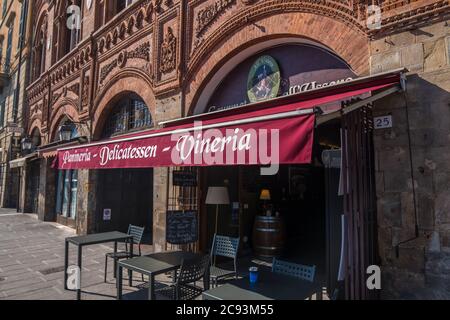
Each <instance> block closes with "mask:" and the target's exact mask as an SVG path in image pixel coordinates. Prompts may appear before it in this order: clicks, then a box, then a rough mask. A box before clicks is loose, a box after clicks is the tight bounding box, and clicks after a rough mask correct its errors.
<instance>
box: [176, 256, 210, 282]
mask: <svg viewBox="0 0 450 320" xmlns="http://www.w3.org/2000/svg"><path fill="white" fill-rule="evenodd" d="M209 259H210V258H209V255H204V256H202V257H200V258H194V259H189V260H188V259H186V260H183V262H182V263H181V267H180V274H179V275H178V278H177V283H178V284H187V283H192V282H195V281H198V280H200V279H201V278H203V277H204V275H205V273H206V271H207V270H208V268H209Z"/></svg>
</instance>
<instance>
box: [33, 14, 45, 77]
mask: <svg viewBox="0 0 450 320" xmlns="http://www.w3.org/2000/svg"><path fill="white" fill-rule="evenodd" d="M46 42H47V16H44V18H43V19H42V22H41V23H40V24H39V26H38V28H37V29H36V33H35V39H34V45H33V62H34V63H33V80H35V79H37V78H39V76H40V75H41V74H42V73H43V72H44V71H45V59H46Z"/></svg>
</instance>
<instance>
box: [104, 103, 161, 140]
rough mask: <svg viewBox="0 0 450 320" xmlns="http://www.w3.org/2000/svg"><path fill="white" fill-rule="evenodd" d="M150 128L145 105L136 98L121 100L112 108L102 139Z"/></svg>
mask: <svg viewBox="0 0 450 320" xmlns="http://www.w3.org/2000/svg"><path fill="white" fill-rule="evenodd" d="M151 126H152V118H151V115H150V111H149V110H148V107H147V105H146V104H145V103H144V101H142V99H140V98H138V97H131V98H130V97H127V98H125V99H121V100H120V101H119V102H118V103H116V105H115V106H114V107H113V109H112V111H111V114H110V116H109V118H108V119H107V121H106V123H105V129H104V130H103V136H104V137H110V136H114V135H118V134H121V133H126V132H128V131H134V130H139V129H142V128H148V127H151Z"/></svg>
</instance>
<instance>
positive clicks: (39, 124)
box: [27, 119, 42, 136]
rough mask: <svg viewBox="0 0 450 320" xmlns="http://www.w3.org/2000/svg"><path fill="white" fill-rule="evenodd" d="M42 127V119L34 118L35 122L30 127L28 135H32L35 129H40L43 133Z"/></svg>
mask: <svg viewBox="0 0 450 320" xmlns="http://www.w3.org/2000/svg"><path fill="white" fill-rule="evenodd" d="M41 127H42V122H41V119H34V120H33V122H32V123H31V125H30V126H29V127H28V132H27V135H28V136H31V134H32V133H33V131H34V130H36V129H37V130H39V132H40V133H41V135H42V131H41Z"/></svg>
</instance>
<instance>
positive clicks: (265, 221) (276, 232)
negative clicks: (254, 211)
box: [253, 216, 286, 257]
mask: <svg viewBox="0 0 450 320" xmlns="http://www.w3.org/2000/svg"><path fill="white" fill-rule="evenodd" d="M285 241H286V228H285V224H284V221H283V219H282V218H280V217H267V216H256V218H255V224H254V226H253V249H254V251H255V254H256V255H258V256H261V257H277V256H280V255H281V253H282V252H283V249H284V243H285Z"/></svg>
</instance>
